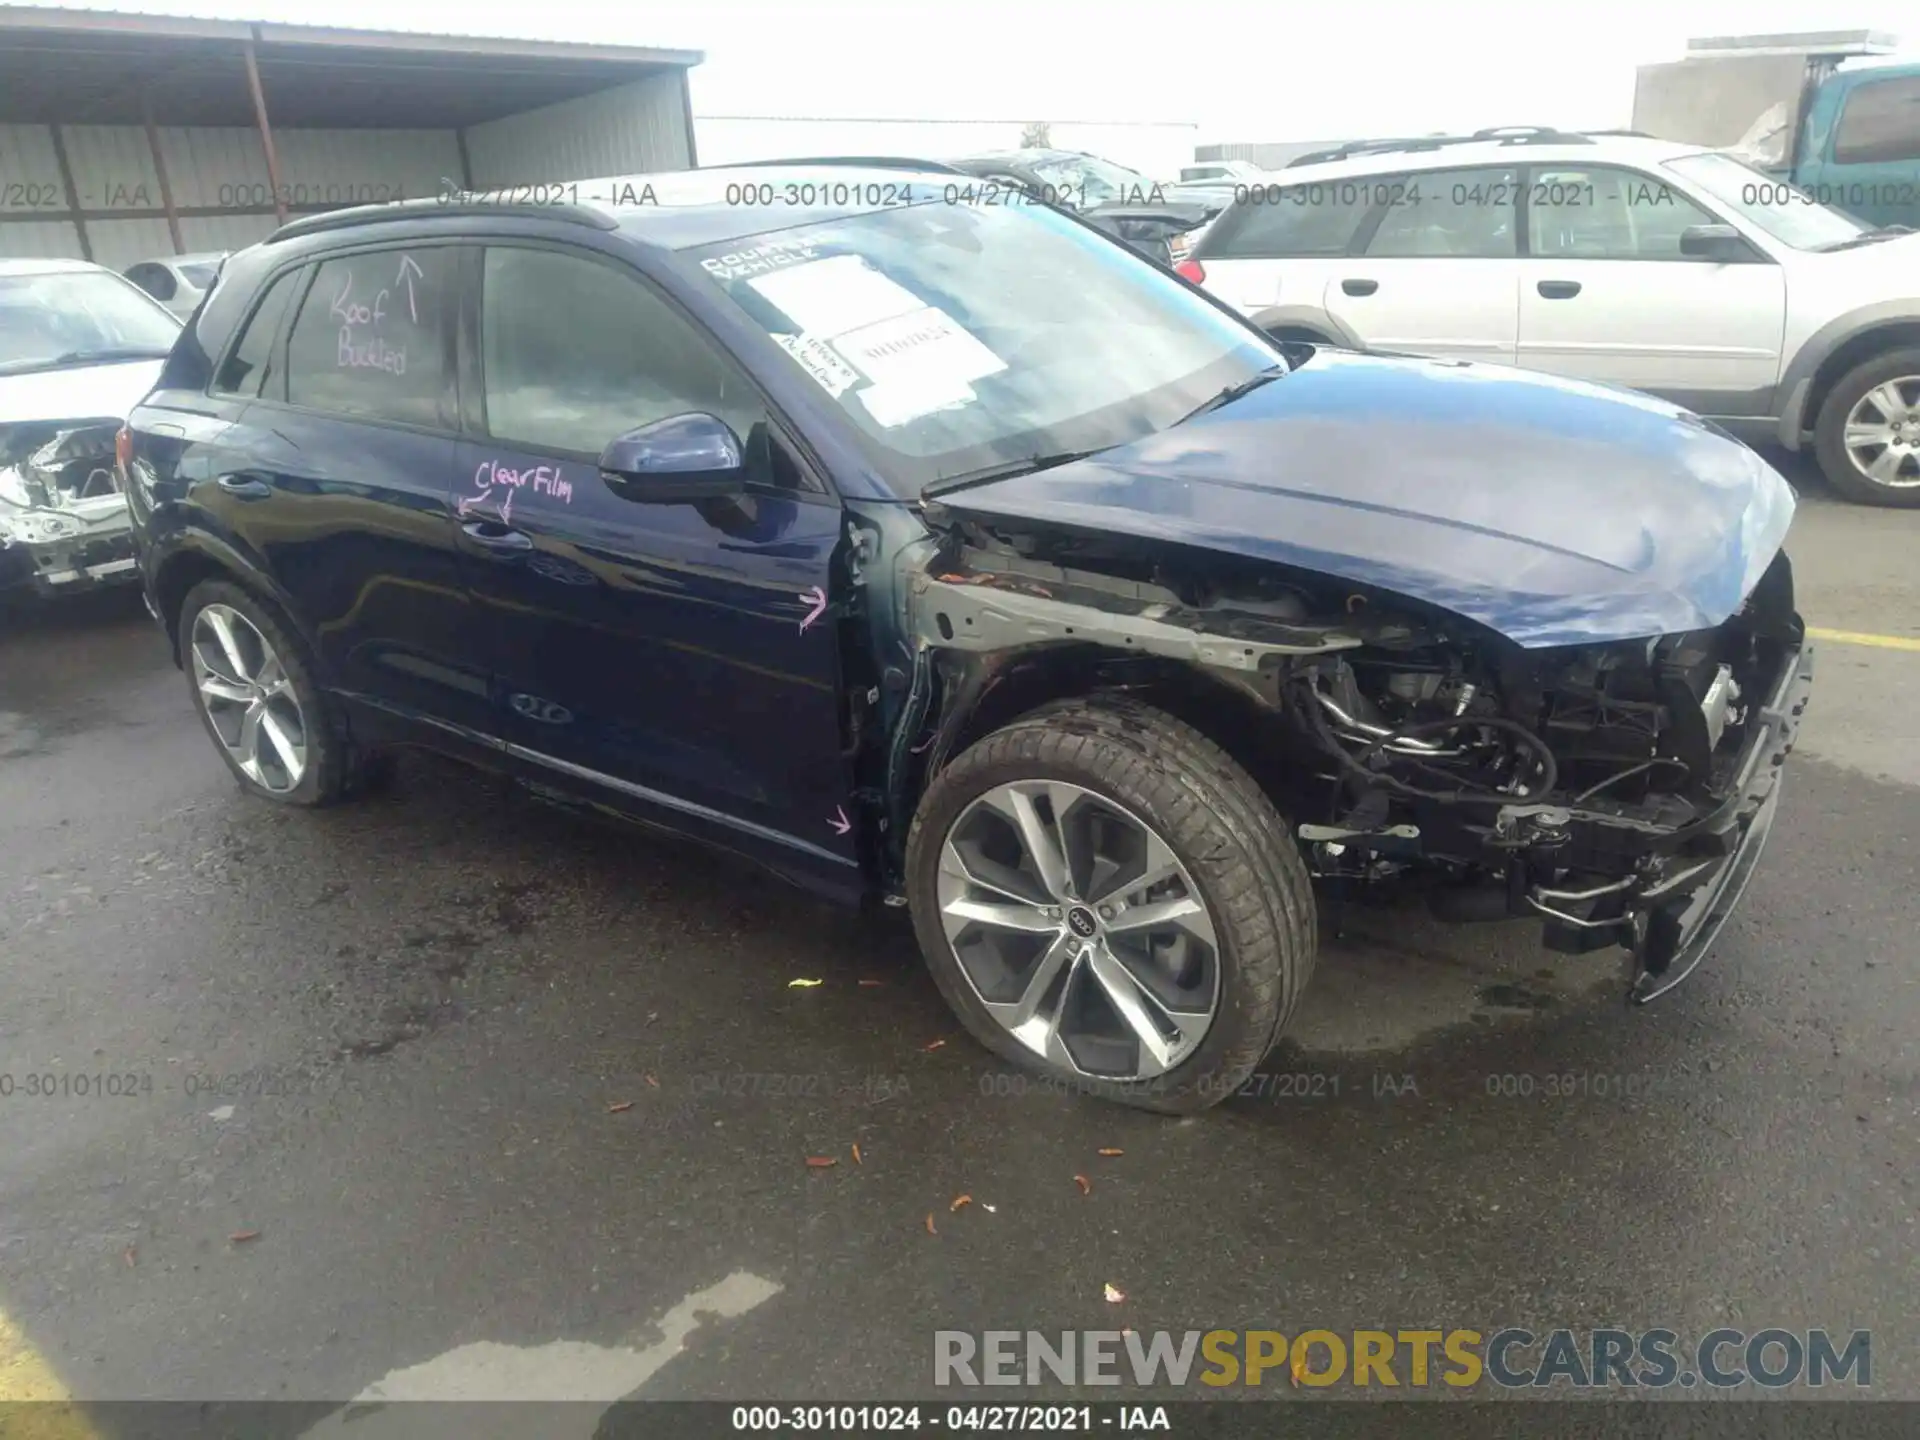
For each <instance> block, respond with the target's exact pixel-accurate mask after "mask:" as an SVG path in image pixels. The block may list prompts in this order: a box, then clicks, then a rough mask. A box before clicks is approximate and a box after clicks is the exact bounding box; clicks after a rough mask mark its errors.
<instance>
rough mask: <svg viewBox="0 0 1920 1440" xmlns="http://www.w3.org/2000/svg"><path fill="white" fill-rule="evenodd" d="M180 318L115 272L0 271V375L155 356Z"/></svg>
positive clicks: (170, 345)
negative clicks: (21, 272)
mask: <svg viewBox="0 0 1920 1440" xmlns="http://www.w3.org/2000/svg"><path fill="white" fill-rule="evenodd" d="M179 333H180V324H179V322H178V321H177V320H175V319H174V318H173V317H172V316H171V315H169V314H168V313H167V312H166V311H165V310H163V309H161V308H160V307H159V306H158V305H156V304H155V303H154V302H153V301H152V300H151V299H149V298H148V297H147V296H146V294H145V293H144V292H142V291H140V290H138V289H136V288H135V287H134V286H133V285H132V284H131V283H129V282H128V281H125V280H122V279H121V278H120V277H119V276H118V275H109V274H106V273H104V272H97V271H87V270H78V271H63V272H55V273H52V274H46V275H0V375H18V374H22V373H24V372H27V371H32V370H47V369H52V368H54V367H55V366H58V365H63V364H64V365H83V364H86V363H88V361H89V358H90V357H95V356H97V357H99V358H100V359H101V360H108V359H125V360H137V359H143V358H152V359H158V358H160V357H161V356H164V355H165V354H166V353H167V352H168V351H169V350H171V349H172V348H173V340H174V337H175V336H176V335H178V334H179Z"/></svg>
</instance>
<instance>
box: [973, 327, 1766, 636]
mask: <svg viewBox="0 0 1920 1440" xmlns="http://www.w3.org/2000/svg"><path fill="white" fill-rule="evenodd" d="M938 503H940V504H942V505H944V506H946V507H948V508H949V509H951V510H953V511H955V512H958V513H962V514H965V515H968V516H972V517H977V518H981V519H992V518H999V519H1003V520H1009V521H1035V522H1041V523H1051V524H1057V525H1065V526H1070V527H1072V528H1075V529H1078V530H1086V531H1095V532H1102V531H1103V532H1107V533H1119V534H1126V535H1132V536H1139V537H1141V538H1145V539H1159V540H1168V541H1173V542H1177V543H1179V544H1183V545H1188V546H1196V547H1199V548H1202V549H1207V550H1214V551H1219V552H1221V553H1225V554H1232V555H1238V556H1245V557H1249V558H1254V559H1263V560H1272V561H1276V562H1279V563H1282V564H1286V565H1291V566H1296V567H1299V568H1301V569H1305V570H1311V571H1316V572H1318V573H1321V574H1324V575H1328V576H1332V577H1336V578H1338V579H1342V580H1346V581H1350V582H1353V583H1355V584H1360V585H1367V586H1374V587H1378V588H1380V589H1383V590H1388V591H1393V592H1396V593H1399V594H1402V595H1405V596H1408V597H1409V598H1412V599H1415V600H1420V601H1424V602H1427V603H1429V604H1432V605H1437V606H1440V607H1442V608H1444V609H1446V610H1450V611H1452V612H1453V613H1455V614H1457V615H1462V616H1465V617H1466V618H1468V619H1470V620H1474V621H1477V622H1479V623H1480V624H1482V625H1485V626H1488V627H1489V628H1491V629H1493V630H1495V631H1498V632H1499V633H1500V634H1502V635H1505V636H1507V637H1508V638H1509V639H1511V640H1513V641H1515V642H1516V643H1518V644H1520V645H1523V646H1526V647H1528V648H1541V647H1545V646H1552V645H1571V644H1587V643H1605V642H1611V641H1617V640H1631V639H1640V638H1644V637H1647V636H1652V635H1660V634H1667V633H1671V632H1674V631H1680V630H1692V629H1701V628H1705V627H1708V626H1713V625H1718V624H1720V623H1721V622H1722V621H1724V620H1725V619H1727V618H1728V617H1729V616H1730V615H1732V614H1733V612H1734V611H1735V610H1737V609H1738V608H1739V606H1740V604H1741V602H1742V601H1743V600H1744V599H1745V598H1746V595H1747V593H1748V592H1749V591H1750V590H1751V589H1752V588H1753V586H1754V585H1755V584H1756V583H1757V582H1758V581H1759V579H1760V576H1761V575H1762V573H1764V571H1765V570H1766V568H1767V565H1768V564H1769V563H1770V562H1771V561H1772V559H1773V556H1774V555H1775V553H1777V552H1778V550H1779V548H1780V544H1781V541H1782V540H1783V539H1784V538H1785V536H1786V532H1787V526H1788V524H1789V522H1790V521H1791V520H1792V518H1793V510H1794V497H1793V490H1792V488H1791V487H1790V486H1789V485H1788V484H1787V482H1786V481H1785V480H1784V479H1782V478H1781V476H1780V475H1779V474H1778V473H1777V472H1775V471H1774V470H1773V469H1772V468H1771V467H1770V466H1768V465H1767V464H1766V463H1765V462H1764V461H1763V460H1761V459H1760V457H1759V456H1758V455H1756V454H1754V452H1753V451H1751V450H1749V449H1747V448H1746V447H1745V446H1744V445H1742V444H1740V443H1739V442H1738V441H1736V440H1733V439H1731V438H1730V437H1727V436H1726V435H1724V434H1723V433H1721V432H1718V431H1716V430H1715V429H1712V428H1710V427H1709V426H1708V425H1707V424H1706V422H1704V421H1702V420H1700V419H1699V418H1697V417H1695V416H1693V415H1691V414H1689V413H1688V412H1686V411H1684V410H1680V409H1678V408H1677V407H1675V406H1672V405H1668V404H1666V403H1664V402H1662V401H1659V400H1654V399H1651V398H1649V397H1646V396H1643V395H1639V394H1636V393H1634V392H1631V391H1624V390H1614V389H1610V388H1607V387H1604V386H1598V385H1587V384H1582V383H1579V382H1575V381H1566V380H1560V379H1557V378H1555V377H1552V376H1548V375H1543V374H1538V373H1534V372H1528V371H1521V370H1513V369H1508V368H1505V367H1499V366H1485V365H1477V364H1476V365H1469V364H1465V363H1462V362H1458V361H1438V360H1418V359H1402V358H1389V357H1383V356H1371V355H1351V354H1343V353H1340V352H1336V351H1329V350H1322V351H1320V352H1318V353H1317V354H1315V356H1314V357H1313V358H1312V359H1311V360H1310V361H1309V362H1307V363H1306V364H1305V365H1303V366H1302V367H1301V368H1300V369H1298V370H1296V371H1294V372H1293V373H1292V374H1290V375H1287V376H1284V377H1282V378H1280V379H1278V380H1275V381H1273V382H1271V383H1270V384H1267V385H1264V386H1262V387H1260V388H1259V389H1257V390H1255V391H1253V392H1252V393H1251V394H1249V395H1247V396H1244V397H1243V398H1241V399H1240V400H1238V401H1236V402H1234V403H1233V404H1231V405H1227V406H1224V407H1222V408H1221V409H1219V410H1217V411H1214V412H1213V413H1211V414H1209V415H1204V416H1201V417H1200V418H1198V419H1195V420H1191V421H1188V422H1187V423H1185V424H1182V425H1177V426H1175V427H1173V428H1172V429H1169V430H1163V431H1161V432H1159V433H1158V434H1155V435H1150V436H1148V437H1146V438H1145V439H1142V440H1138V441H1134V442H1132V443H1130V444H1127V445H1123V446H1120V447H1117V448H1115V449H1112V450H1108V451H1104V452H1102V453H1101V454H1099V455H1096V456H1094V457H1092V458H1090V459H1087V460H1081V461H1076V462H1074V463H1072V464H1069V465H1063V466H1059V467H1057V468H1055V469H1051V470H1042V471H1038V472H1036V473H1033V474H1030V475H1021V476H1015V477H1013V478H1010V479H1006V480H998V481H994V482H992V483H990V484H985V485H980V486H977V487H974V488H971V489H964V490H960V491H956V492H954V493H953V494H951V495H949V496H945V497H941V498H940V499H939V502H938Z"/></svg>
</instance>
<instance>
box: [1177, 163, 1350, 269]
mask: <svg viewBox="0 0 1920 1440" xmlns="http://www.w3.org/2000/svg"><path fill="white" fill-rule="evenodd" d="M1377 183H1378V181H1377V180H1376V179H1375V178H1374V177H1368V178H1367V179H1364V180H1330V181H1321V182H1318V183H1314V184H1299V183H1293V184H1285V185H1283V184H1281V183H1280V182H1278V181H1274V182H1272V183H1271V184H1266V185H1249V186H1245V187H1240V188H1239V189H1238V191H1237V194H1236V198H1235V200H1234V203H1233V204H1232V205H1231V206H1229V207H1228V208H1227V211H1226V213H1225V214H1223V215H1222V216H1221V217H1220V218H1219V220H1217V221H1216V222H1215V223H1214V225H1213V228H1212V229H1211V230H1210V231H1208V232H1207V235H1206V237H1205V239H1204V240H1203V241H1202V243H1201V244H1200V246H1199V247H1198V248H1197V250H1196V251H1195V257H1196V258H1199V259H1207V260H1279V259H1285V258H1288V257H1291V256H1303V255H1345V254H1347V253H1348V251H1349V248H1350V247H1351V246H1352V244H1353V239H1354V236H1355V234H1357V233H1358V231H1359V229H1360V223H1361V221H1363V220H1365V219H1366V218H1367V216H1368V215H1369V214H1370V213H1371V212H1372V210H1373V207H1374V200H1375V186H1376V184H1377Z"/></svg>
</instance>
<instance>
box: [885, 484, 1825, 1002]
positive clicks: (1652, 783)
mask: <svg viewBox="0 0 1920 1440" xmlns="http://www.w3.org/2000/svg"><path fill="white" fill-rule="evenodd" d="M1037 478H1038V479H1040V480H1044V479H1045V477H1037ZM994 508H995V507H994V505H993V503H992V501H991V500H990V499H988V498H984V497H976V496H975V495H972V494H968V495H963V496H956V497H953V500H952V504H951V506H949V505H945V504H939V503H936V504H934V505H931V506H930V507H929V508H928V511H927V518H928V520H929V522H930V523H931V525H932V527H933V529H934V531H935V534H936V537H937V539H936V542H935V543H936V544H937V546H938V550H937V553H936V554H935V556H934V557H933V559H932V560H931V562H930V563H925V564H922V563H920V561H918V560H916V561H915V563H914V565H913V567H912V570H911V572H910V573H909V574H907V575H906V576H904V577H903V579H904V585H903V588H904V590H905V592H906V593H905V612H906V624H907V625H908V627H909V628H910V629H911V632H912V643H913V644H914V646H915V647H917V650H918V653H919V655H920V657H921V666H920V673H919V675H918V676H917V677H916V680H915V683H914V685H913V687H912V702H911V703H910V704H909V706H908V707H907V714H906V716H905V717H904V721H903V726H904V728H903V730H902V732H901V742H900V743H899V744H897V746H896V751H897V754H896V761H898V762H900V763H899V764H898V765H897V766H896V774H895V776H894V783H895V785H896V786H897V787H898V790H899V791H900V792H904V793H911V792H913V791H915V790H916V789H917V788H918V787H919V786H920V785H921V784H923V783H925V779H926V777H928V776H931V775H933V774H934V773H937V772H938V771H939V770H940V768H941V767H942V766H943V765H944V764H946V763H947V761H948V759H949V758H950V757H951V756H953V755H954V754H956V753H957V752H958V751H959V750H960V749H962V748H964V747H965V746H966V745H968V744H969V743H971V742H972V741H973V740H974V739H975V738H977V737H978V736H979V735H980V734H982V733H985V732H987V731H990V730H991V729H992V728H993V727H994V726H995V725H996V724H998V723H1002V721H1003V720H1004V718H1005V717H1006V716H1007V715H1011V714H1018V713H1020V712H1021V711H1022V710H1024V709H1027V708H1029V707H1031V706H1032V705H1033V704H1035V703H1036V702H1038V701H1042V700H1044V699H1046V698H1048V697H1049V696H1051V695H1054V694H1063V693H1064V694H1071V693H1085V692H1088V691H1093V690H1130V691H1134V692H1137V693H1140V694H1141V695H1143V696H1144V697H1145V698H1147V699H1148V700H1150V702H1151V703H1152V704H1154V705H1156V706H1157V707H1159V708H1160V709H1163V710H1167V711H1170V712H1172V713H1174V714H1176V715H1180V716H1182V717H1183V718H1185V719H1188V720H1189V721H1191V723H1193V724H1194V725H1195V726H1196V728H1199V729H1201V730H1203V731H1204V732H1206V733H1207V734H1209V735H1210V736H1211V737H1212V738H1213V739H1215V740H1216V741H1218V742H1220V743H1221V744H1222V745H1223V746H1224V747H1225V748H1226V749H1227V750H1228V751H1229V753H1231V754H1232V756H1233V758H1234V759H1235V760H1236V761H1237V762H1238V763H1240V764H1241V765H1242V766H1244V767H1245V768H1246V769H1247V770H1248V771H1249V772H1250V773H1252V774H1253V775H1254V776H1255V777H1256V778H1257V779H1258V780H1259V782H1260V784H1261V786H1262V788H1264V789H1265V790H1266V791H1267V793H1268V794H1269V795H1270V796H1271V797H1272V799H1273V801H1274V804H1275V808H1276V810H1277V811H1278V813H1279V814H1280V815H1282V816H1283V817H1285V820H1286V822H1287V824H1288V825H1289V826H1290V827H1291V828H1292V830H1293V832H1294V835H1293V838H1294V840H1295V841H1296V842H1297V844H1298V846H1299V849H1300V851H1301V854H1302V856H1303V858H1304V859H1305V861H1306V864H1307V868H1308V870H1309V872H1311V873H1313V874H1315V875H1317V876H1319V877H1323V878H1326V879H1331V880H1337V881H1338V882H1339V883H1340V884H1342V885H1343V886H1345V887H1347V888H1350V889H1351V888H1356V887H1369V886H1374V885H1382V884H1388V883H1394V884H1402V885H1404V884H1415V885H1418V886H1420V887H1422V888H1424V889H1425V890H1426V891H1427V896H1428V901H1429V904H1430V906H1431V908H1432V910H1433V912H1434V914H1435V915H1436V916H1437V917H1439V918H1441V919H1445V920H1453V921H1486V920H1501V919H1509V918H1520V917H1531V918H1534V919H1537V920H1539V921H1541V922H1542V923H1543V925H1544V939H1545V942H1546V943H1547V944H1548V945H1549V946H1550V947H1551V948H1554V949H1557V950H1561V951H1566V952H1572V953H1586V952H1592V951H1603V950H1611V949H1613V948H1614V947H1622V948H1624V949H1625V950H1626V951H1627V952H1629V954H1630V956H1631V964H1630V969H1631V981H1630V988H1629V995H1630V998H1632V999H1634V1000H1636V1001H1646V1000H1650V999H1652V998H1654V997H1655V996H1657V995H1659V994H1662V993H1664V992H1665V991H1666V990H1668V989H1670V988H1671V987H1672V986H1673V985H1675V984H1677V983H1678V982H1679V981H1680V980H1681V979H1683V978H1684V977H1685V976H1686V974H1687V973H1688V972H1689V971H1690V970H1691V969H1692V968H1693V966H1694V965H1695V964H1696V963H1697V962H1698V960H1699V959H1700V957H1701V956H1702V955H1703V954H1704V953H1705V951H1706V949H1707V947H1708V946H1709V945H1710V944H1711V943H1712V941H1713V939H1714V937H1715V936H1716V935H1717V933H1718V932H1719V930H1720V928H1721V925H1722V924H1723V923H1724V921H1725V919H1726V918H1727V915H1728V914H1729V913H1730V911H1731V909H1732V907H1733V905H1734V903H1735V902H1736V901H1737V900H1738V899H1739V897H1740V894H1741V891H1742V890H1743V889H1744V887H1745V885H1746V883H1747V880H1748V879H1749V878H1750V876H1751V875H1752V873H1753V870H1754V867H1755V864H1756V863H1757V861H1758V859H1759V856H1760V852H1761V850H1762V848H1763V846H1764V845H1765V842H1766V839H1767V835H1768V832H1769V829H1770V827H1771V825H1772V823H1773V818H1774V813H1775V810H1776V808H1777V805H1778V803H1779V795H1780V789H1779V777H1780V773H1781V768H1782V766H1783V764H1784V762H1785V760H1786V757H1787V755H1788V753H1789V752H1790V751H1791V750H1792V749H1793V745H1794V741H1795V738H1796V732H1797V730H1798V727H1799V724H1800V719H1801V716H1802V713H1803V712H1804V710H1805V708H1806V705H1807V701H1808V695H1809V690H1810V684H1811V675H1812V655H1811V650H1810V648H1809V647H1808V645H1807V643H1806V639H1805V629H1804V626H1803V624H1802V622H1801V620H1800V618H1799V616H1798V615H1797V614H1796V612H1795V609H1794V597H1793V577H1792V570H1791V566H1790V563H1789V561H1788V559H1787V557H1786V555H1785V553H1784V551H1781V550H1779V549H1778V540H1779V538H1780V533H1782V532H1784V528H1785V522H1786V517H1787V516H1789V515H1790V513H1791V509H1792V505H1791V500H1790V498H1788V499H1787V500H1786V501H1785V504H1784V511H1782V512H1781V513H1776V514H1773V515H1762V516H1760V517H1759V518H1760V521H1761V522H1762V523H1763V525H1764V527H1765V530H1766V533H1764V534H1757V535H1755V536H1754V537H1753V538H1754V539H1755V540H1756V541H1757V542H1758V543H1759V545H1760V546H1761V547H1762V549H1763V551H1764V554H1763V555H1762V557H1761V558H1760V559H1759V560H1758V561H1753V560H1751V559H1748V560H1745V561H1743V562H1742V563H1743V566H1744V567H1745V569H1744V570H1743V573H1742V575H1741V576H1740V578H1739V580H1738V581H1737V582H1736V583H1737V584H1738V585H1739V586H1740V588H1741V589H1742V590H1743V592H1744V593H1743V594H1742V595H1741V597H1740V599H1739V601H1738V603H1737V606H1736V608H1735V609H1734V610H1733V613H1731V614H1730V615H1727V616H1726V617H1724V618H1723V619H1721V620H1720V621H1719V623H1714V624H1701V625H1699V626H1697V627H1694V628H1688V629H1681V630H1658V631H1656V632H1655V633H1651V634H1649V635H1646V636H1645V637H1641V638H1634V639H1619V638H1617V637H1612V636H1604V638H1600V639H1595V640H1584V639H1579V638H1574V639H1571V640H1569V639H1567V638H1566V637H1567V633H1568V632H1570V631H1571V632H1578V631H1580V630H1581V629H1582V624H1581V623H1580V622H1579V621H1577V620H1575V619H1573V618H1571V615H1570V613H1569V614H1553V613H1550V612H1549V610H1547V609H1541V608H1538V607H1536V608H1535V609H1534V610H1533V611H1531V612H1530V619H1529V620H1528V621H1527V622H1526V623H1525V624H1521V623H1511V624H1509V625H1508V627H1507V628H1508V629H1509V631H1512V632H1517V634H1518V638H1516V634H1515V633H1502V632H1501V630H1500V629H1498V628H1496V627H1495V626H1494V625H1492V624H1489V623H1486V621H1485V619H1484V618H1479V619H1476V618H1473V617H1471V616H1470V615H1467V614H1462V613H1460V611H1458V610H1454V609H1449V608H1446V607H1443V606H1440V605H1437V604H1435V603H1432V601H1431V600H1430V599H1428V598H1424V597H1420V596H1416V595H1410V594H1407V593H1403V592H1396V591H1392V590H1387V589H1385V588H1383V587H1382V586H1380V585H1378V584H1374V583H1364V582H1359V581H1355V580H1353V579H1350V578H1347V577H1345V576H1341V575H1331V574H1327V573H1323V572H1316V571H1310V570H1307V569H1305V568H1304V567H1300V566H1297V565H1288V564H1272V563H1263V562H1260V561H1254V560H1249V559H1247V558H1245V557H1237V556H1231V555H1223V554H1220V553H1217V552H1203V551H1199V550H1196V549H1194V548H1192V547H1191V546H1186V545H1181V544H1177V543H1170V542H1168V541H1164V540H1160V539H1157V538H1153V537H1151V536H1149V535H1147V534H1144V533H1143V534H1140V535H1114V534H1101V533H1098V532H1095V531H1093V530H1091V529H1089V528H1087V527H1085V526H1084V525H1080V526H1075V525H1060V524H1055V523H1050V522H1048V521H1045V520H1038V519H1035V518H1033V516H1032V515H1030V514H1022V515H1019V516H1013V515H1010V514H1008V513H982V512H983V511H987V512H990V511H993V510H994ZM1013 508H1014V509H1018V508H1019V507H1018V506H1015V507H1013ZM1029 508H1031V509H1034V510H1038V509H1040V508H1042V507H1039V506H1035V507H1029ZM969 512H972V513H969ZM1769 556H1770V557H1771V558H1766V557H1769ZM1754 568H1757V569H1759V572H1760V573H1759V579H1758V580H1757V582H1755V583H1752V584H1751V585H1750V586H1749V585H1747V584H1746V571H1748V570H1751V569H1754ZM1454 598H1455V599H1456V601H1458V599H1459V597H1457V596H1456V597H1454ZM1461 603H1463V604H1465V605H1466V608H1468V609H1469V610H1471V609H1473V608H1484V607H1475V606H1473V605H1472V604H1471V602H1461ZM1643 609H1644V613H1646V614H1647V615H1649V616H1652V617H1654V618H1656V619H1657V618H1661V617H1662V616H1664V615H1666V614H1667V613H1668V612H1667V611H1663V610H1662V609H1661V608H1660V607H1658V606H1649V607H1643ZM1594 613H1598V612H1597V611H1595V612H1594ZM1623 613H1625V612H1623ZM1673 613H1679V612H1677V611H1676V612H1673ZM1614 623H1618V622H1614ZM1589 628H1597V629H1601V630H1602V632H1603V635H1604V628H1605V626H1604V624H1599V625H1595V626H1592V627H1589ZM1541 640H1547V641H1550V642H1554V641H1557V642H1561V643H1546V644H1542V643H1539V642H1540V641H1541ZM1523 641H1525V642H1530V643H1523ZM908 737H911V738H912V739H913V740H914V741H915V742H916V743H912V744H909V743H906V741H907V739H908ZM900 770H910V771H911V772H912V773H898V772H899V771H900Z"/></svg>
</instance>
